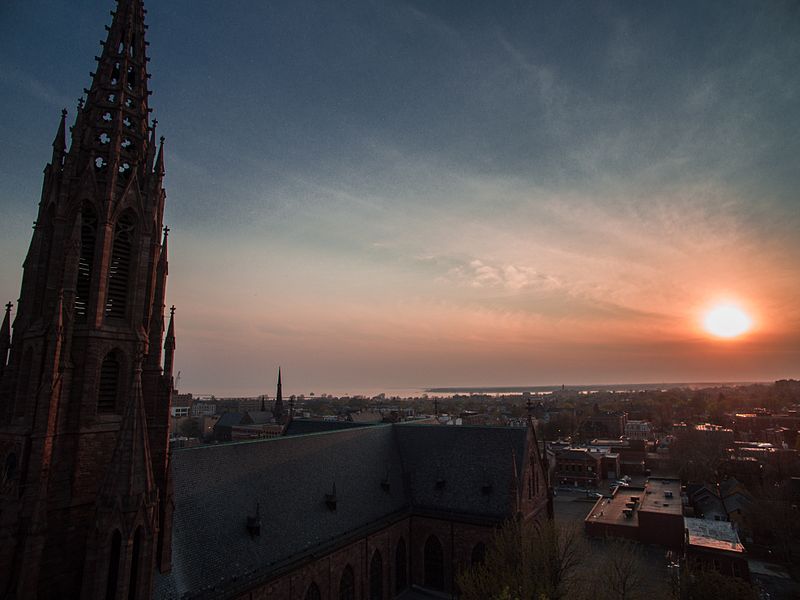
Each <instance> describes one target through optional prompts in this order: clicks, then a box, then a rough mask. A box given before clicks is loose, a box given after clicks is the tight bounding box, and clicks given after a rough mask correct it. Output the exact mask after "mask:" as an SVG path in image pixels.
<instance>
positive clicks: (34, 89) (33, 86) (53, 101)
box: [0, 63, 77, 108]
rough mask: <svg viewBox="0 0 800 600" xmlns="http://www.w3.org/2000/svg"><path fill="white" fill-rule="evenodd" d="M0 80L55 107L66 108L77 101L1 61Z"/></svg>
mask: <svg viewBox="0 0 800 600" xmlns="http://www.w3.org/2000/svg"><path fill="white" fill-rule="evenodd" d="M0 81H2V82H3V83H4V84H5V85H7V86H10V87H13V88H15V89H16V90H18V91H20V92H22V93H24V94H26V95H28V96H30V97H31V98H35V99H36V100H39V101H40V102H44V103H45V104H46V105H48V106H51V107H53V108H65V107H68V106H71V105H72V104H73V103H74V102H75V100H70V99H69V98H68V97H66V96H65V95H63V94H61V93H59V92H58V91H57V90H56V89H55V88H53V87H52V86H50V85H48V84H46V83H44V82H43V81H40V80H39V79H36V78H35V77H33V76H32V75H29V74H28V73H26V72H24V71H22V70H21V69H19V68H17V67H14V66H11V65H8V64H2V63H0ZM76 98H77V96H76Z"/></svg>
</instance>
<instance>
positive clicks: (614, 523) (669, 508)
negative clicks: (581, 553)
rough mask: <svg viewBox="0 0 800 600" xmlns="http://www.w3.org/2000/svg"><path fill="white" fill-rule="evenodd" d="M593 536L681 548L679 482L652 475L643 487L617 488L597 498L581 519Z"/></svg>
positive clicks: (681, 516) (681, 528)
mask: <svg viewBox="0 0 800 600" xmlns="http://www.w3.org/2000/svg"><path fill="white" fill-rule="evenodd" d="M584 526H585V529H586V533H587V534H588V535H591V536H594V537H606V536H611V537H622V538H627V539H632V540H636V541H639V542H642V543H645V544H659V545H662V546H666V547H668V548H671V549H674V550H680V549H682V548H683V541H684V539H683V538H684V523H683V506H682V500H681V483H680V480H678V479H661V478H654V477H651V478H650V479H649V480H648V481H647V483H646V484H645V486H644V487H625V488H623V487H620V488H617V490H616V492H615V493H614V495H613V496H612V497H611V498H600V499H599V500H597V502H596V503H595V505H594V506H593V507H592V510H591V512H590V513H589V515H588V516H587V517H586V519H585V520H584Z"/></svg>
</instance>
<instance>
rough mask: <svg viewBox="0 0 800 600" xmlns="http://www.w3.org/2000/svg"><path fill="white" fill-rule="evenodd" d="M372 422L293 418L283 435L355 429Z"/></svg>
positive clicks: (369, 424)
mask: <svg viewBox="0 0 800 600" xmlns="http://www.w3.org/2000/svg"><path fill="white" fill-rule="evenodd" d="M371 425H372V423H352V422H350V421H323V420H321V419H292V420H291V421H290V422H289V424H288V425H287V426H286V431H285V432H284V434H283V435H305V434H307V433H323V432H326V431H339V430H341V429H354V428H359V427H369V426H371Z"/></svg>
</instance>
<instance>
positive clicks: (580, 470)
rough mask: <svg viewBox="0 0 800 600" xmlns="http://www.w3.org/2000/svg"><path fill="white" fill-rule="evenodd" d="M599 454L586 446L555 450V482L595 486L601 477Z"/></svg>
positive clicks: (577, 485) (588, 486) (576, 485)
mask: <svg viewBox="0 0 800 600" xmlns="http://www.w3.org/2000/svg"><path fill="white" fill-rule="evenodd" d="M601 456H602V454H601V453H599V452H590V451H589V450H588V449H586V448H563V449H561V450H559V451H557V452H556V472H555V480H554V481H555V482H556V483H558V484H560V485H573V486H575V487H584V488H596V487H597V486H598V485H599V484H600V479H601V465H600V461H601Z"/></svg>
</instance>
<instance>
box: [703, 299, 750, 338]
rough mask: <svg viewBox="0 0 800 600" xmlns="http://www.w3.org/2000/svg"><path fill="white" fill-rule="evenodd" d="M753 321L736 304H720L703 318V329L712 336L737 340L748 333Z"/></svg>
mask: <svg viewBox="0 0 800 600" xmlns="http://www.w3.org/2000/svg"><path fill="white" fill-rule="evenodd" d="M752 325H753V320H752V319H751V318H750V316H749V315H748V314H747V313H746V312H744V311H743V310H742V309H741V308H739V307H738V306H736V305H735V304H718V305H717V306H715V307H714V308H712V309H711V310H709V311H708V312H707V313H706V314H705V317H703V327H704V328H705V330H706V331H707V332H708V333H710V334H711V335H715V336H717V337H721V338H735V337H738V336H740V335H742V334H743V333H745V332H747V331H748V330H749V329H750V327H751V326H752Z"/></svg>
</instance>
